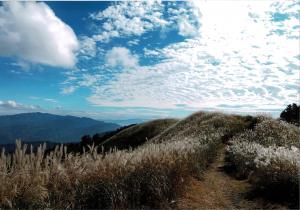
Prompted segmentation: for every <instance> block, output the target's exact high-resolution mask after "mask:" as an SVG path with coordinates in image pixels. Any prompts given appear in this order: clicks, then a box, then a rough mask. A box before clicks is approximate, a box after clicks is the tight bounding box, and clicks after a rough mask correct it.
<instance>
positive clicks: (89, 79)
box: [78, 74, 99, 87]
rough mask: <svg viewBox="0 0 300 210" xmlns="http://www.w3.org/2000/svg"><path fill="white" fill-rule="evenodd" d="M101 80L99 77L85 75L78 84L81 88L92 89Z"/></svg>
mask: <svg viewBox="0 0 300 210" xmlns="http://www.w3.org/2000/svg"><path fill="white" fill-rule="evenodd" d="M98 80H99V76H98V75H91V74H83V75H82V77H81V80H80V81H79V82H78V84H79V86H81V87H90V86H92V85H94V84H95V83H96V82H97V81H98Z"/></svg>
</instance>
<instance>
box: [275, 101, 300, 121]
mask: <svg viewBox="0 0 300 210" xmlns="http://www.w3.org/2000/svg"><path fill="white" fill-rule="evenodd" d="M299 108H300V106H298V105H297V104H295V103H293V104H289V105H288V106H287V107H286V108H285V110H283V111H282V112H281V114H280V119H281V120H284V121H286V122H289V123H293V124H295V125H297V126H299V112H300V110H299Z"/></svg>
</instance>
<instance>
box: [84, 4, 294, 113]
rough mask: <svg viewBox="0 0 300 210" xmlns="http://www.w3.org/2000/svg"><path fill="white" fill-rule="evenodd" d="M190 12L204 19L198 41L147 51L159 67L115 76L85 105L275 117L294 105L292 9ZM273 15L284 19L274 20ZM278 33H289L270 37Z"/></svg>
mask: <svg viewBox="0 0 300 210" xmlns="http://www.w3.org/2000/svg"><path fill="white" fill-rule="evenodd" d="M295 2H296V1H295ZM193 6H194V10H199V13H201V14H202V15H201V19H200V22H201V27H200V29H199V32H200V34H201V36H200V37H199V36H196V37H192V38H190V39H187V40H185V41H183V42H180V43H176V44H172V45H169V46H167V47H165V48H163V49H161V50H155V51H153V50H148V49H145V54H147V55H148V56H157V57H158V58H164V60H162V61H161V62H160V63H157V64H154V65H152V66H143V67H141V66H139V67H138V68H136V69H132V70H131V71H126V72H121V73H117V74H114V75H113V77H114V79H113V80H111V81H108V82H106V83H105V84H101V85H99V86H97V87H95V88H93V94H92V95H91V96H90V97H89V98H88V100H89V101H90V102H91V103H93V104H95V105H101V106H119V107H123V106H127V107H138V106H139V107H152V108H155V107H156V108H157V107H159V108H176V107H177V105H178V104H184V105H186V106H187V107H193V108H198V109H200V108H215V109H228V110H239V111H243V112H249V111H250V110H251V111H257V112H259V111H261V110H264V111H265V110H280V109H282V108H284V106H285V105H286V104H289V103H291V102H293V101H297V100H298V97H299V88H300V86H299V37H297V36H296V37H295V35H296V34H297V33H298V30H299V21H298V20H297V15H294V14H297V12H296V11H297V6H293V7H291V6H290V2H286V3H282V2H281V3H280V4H277V3H276V2H275V3H274V2H272V1H263V2H256V1H225V2H224V1H200V2H199V3H198V1H195V3H194V4H193ZM277 11H282V12H283V13H285V12H286V13H287V15H289V18H287V19H286V20H283V21H280V23H278V22H274V21H272V15H274V13H276V12H277ZM237 17H238V18H237ZM278 28H279V29H281V30H283V31H285V32H287V33H284V34H277V33H274V32H273V31H274V30H275V29H276V30H277V29H278ZM112 57H115V58H116V57H117V56H112ZM111 63H112V64H113V65H112V66H115V65H117V62H116V61H113V62H111Z"/></svg>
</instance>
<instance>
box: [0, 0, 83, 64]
mask: <svg viewBox="0 0 300 210" xmlns="http://www.w3.org/2000/svg"><path fill="white" fill-rule="evenodd" d="M77 48H78V41H77V38H76V35H75V33H74V32H73V30H72V28H70V27H69V26H68V25H66V24H65V23H64V22H62V21H61V20H60V19H59V18H58V17H57V16H55V14H54V12H53V11H52V10H51V9H50V8H49V7H48V6H47V5H46V4H45V3H35V2H16V1H13V2H4V3H3V6H0V56H16V57H18V58H19V59H24V60H27V61H30V62H33V63H41V64H46V65H51V66H61V67H73V66H74V65H75V62H76V58H75V51H76V50H77Z"/></svg>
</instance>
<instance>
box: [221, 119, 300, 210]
mask: <svg viewBox="0 0 300 210" xmlns="http://www.w3.org/2000/svg"><path fill="white" fill-rule="evenodd" d="M259 121H260V122H259V123H258V124H257V125H256V126H255V127H254V129H253V130H246V131H245V132H243V133H241V134H240V135H236V136H234V137H233V138H232V139H231V141H230V145H229V146H228V150H227V161H228V162H229V163H231V164H232V166H234V168H235V170H236V172H237V175H238V176H239V177H244V178H247V177H248V178H249V179H250V182H251V183H252V184H253V186H254V187H256V189H257V190H260V191H263V193H264V194H268V196H269V197H270V196H271V197H273V199H274V198H275V199H277V200H286V201H288V202H290V203H289V204H288V205H289V206H290V208H297V207H299V176H300V129H299V128H298V127H296V126H294V125H292V124H288V123H285V122H283V121H278V120H274V119H270V118H261V119H260V120H259Z"/></svg>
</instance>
